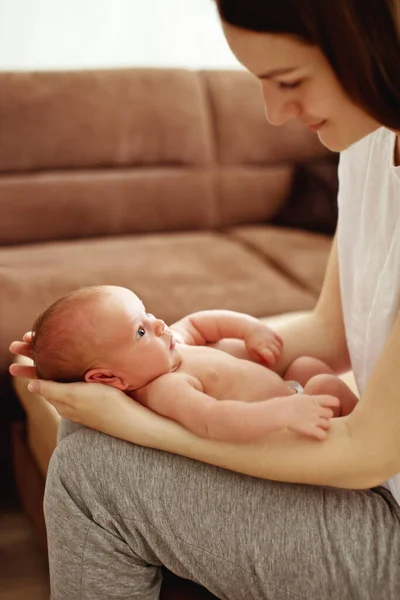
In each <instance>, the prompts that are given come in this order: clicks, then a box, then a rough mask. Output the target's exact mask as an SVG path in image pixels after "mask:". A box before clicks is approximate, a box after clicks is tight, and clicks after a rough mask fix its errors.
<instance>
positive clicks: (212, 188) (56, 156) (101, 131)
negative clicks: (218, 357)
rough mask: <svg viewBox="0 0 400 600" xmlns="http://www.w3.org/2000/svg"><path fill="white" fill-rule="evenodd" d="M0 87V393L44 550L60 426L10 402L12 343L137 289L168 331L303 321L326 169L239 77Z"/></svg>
mask: <svg viewBox="0 0 400 600" xmlns="http://www.w3.org/2000/svg"><path fill="white" fill-rule="evenodd" d="M0 88H1V90H2V93H1V94H0V205H1V208H2V211H1V213H2V216H1V219H0V245H1V247H0V289H1V295H0V315H1V333H0V336H1V337H0V377H1V390H2V392H1V393H2V397H3V398H7V402H5V403H3V404H5V405H6V406H7V407H8V408H7V409H6V412H7V410H8V413H7V415H8V420H10V415H11V417H12V420H14V421H16V422H14V425H13V432H14V435H13V442H14V462H15V476H16V480H17V483H18V489H19V493H20V496H21V498H22V501H23V503H24V505H25V507H26V510H27V511H28V512H29V514H30V515H31V516H32V518H33V519H34V521H35V523H36V525H37V528H38V531H41V532H42V536H43V539H44V529H43V516H42V512H41V501H42V495H43V484H44V478H45V475H46V470H47V465H48V461H49V457H50V455H51V452H52V451H53V449H54V447H55V443H56V434H57V426H58V416H57V415H56V413H55V411H54V410H53V409H52V407H50V406H49V405H47V404H46V403H45V402H44V401H43V399H41V398H40V397H37V396H36V397H34V396H32V395H31V394H29V392H27V389H26V381H25V380H23V379H21V380H17V381H15V396H14V398H13V397H12V395H11V394H10V381H9V379H8V378H7V367H8V365H9V364H10V362H11V360H12V357H11V356H10V354H9V352H8V345H9V343H10V341H12V340H13V339H17V338H20V337H21V335H22V334H23V333H24V331H26V330H28V329H29V328H30V327H31V325H32V322H33V320H34V318H35V317H36V315H37V314H38V312H39V311H42V310H43V309H44V308H45V307H46V306H47V305H49V304H50V303H51V302H52V301H54V300H55V299H56V298H58V297H59V296H60V295H62V294H64V293H66V292H67V291H70V290H72V289H75V288H77V287H79V286H83V285H91V284H116V285H122V286H126V287H129V288H132V289H134V290H135V291H136V292H137V293H138V295H139V296H141V298H142V299H143V300H144V302H145V304H146V306H147V307H148V309H149V310H150V311H151V312H153V313H155V314H157V315H158V316H160V317H162V318H163V319H164V320H166V321H167V322H168V323H171V322H173V321H174V320H176V319H178V318H180V317H181V316H182V315H184V314H187V313H189V312H192V311H194V310H198V309H205V308H215V307H218V308H227V309H232V310H239V311H243V312H247V313H250V314H253V315H254V316H257V317H267V316H271V315H277V314H281V313H292V312H294V311H304V310H310V309H312V308H313V306H314V305H315V302H316V299H317V297H318V293H319V291H320V288H321V285H322V280H323V274H324V270H325V266H326V261H327V257H328V253H329V249H330V245H331V234H332V233H333V231H334V228H335V223H336V191H337V181H336V168H337V157H336V156H335V155H333V154H331V153H329V152H328V151H327V150H326V149H324V148H323V147H322V145H321V144H320V143H319V141H318V139H317V137H316V136H315V134H313V133H311V132H310V131H308V130H306V129H304V128H302V127H301V126H299V125H297V124H295V123H288V124H287V125H285V126H284V127H282V128H279V129H277V128H274V127H271V126H269V125H268V124H267V123H266V121H265V116H264V110H263V102H262V96H261V90H260V88H259V85H258V83H257V81H256V79H254V78H252V77H251V76H250V75H248V74H246V73H244V72H232V71H229V72H222V71H221V72H218V71H208V72H191V71H185V70H172V69H171V70H168V69H167V70H161V69H160V70H158V69H154V70H151V69H131V70H128V69H127V70H108V71H81V72H54V73H2V74H0ZM16 398H18V399H19V401H20V402H21V404H22V405H23V407H24V409H25V413H26V420H25V422H22V421H21V419H19V418H18V419H16V417H15V415H18V410H19V409H18V408H16V407H17V404H16ZM10 407H12V408H10ZM6 420H7V419H6ZM4 421H5V420H4V419H3V423H4ZM3 427H4V425H3ZM186 585H189V584H185V582H182V581H181V580H178V579H177V578H174V577H172V576H171V575H168V576H167V578H166V583H165V585H164V588H163V594H164V598H165V599H167V598H171V599H172V598H175V599H176V600H178V599H179V598H182V600H183V599H184V598H187V599H189V598H191V599H195V598H197V597H198V598H207V597H211V596H209V595H207V593H206V592H205V591H204V590H201V589H200V588H198V587H196V586H195V587H191V586H190V585H189V587H188V588H187V587H185V586H186ZM179 590H180V591H179Z"/></svg>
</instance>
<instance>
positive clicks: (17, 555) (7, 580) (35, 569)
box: [0, 508, 49, 600]
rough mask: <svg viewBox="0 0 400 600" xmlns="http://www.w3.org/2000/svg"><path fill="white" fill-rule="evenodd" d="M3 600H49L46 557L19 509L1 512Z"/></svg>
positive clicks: (0, 592) (0, 597)
mask: <svg viewBox="0 0 400 600" xmlns="http://www.w3.org/2000/svg"><path fill="white" fill-rule="evenodd" d="M0 600H49V583H48V569H47V559H46V556H45V554H44V552H43V551H42V550H41V549H40V547H39V546H38V544H37V543H36V540H35V538H34V534H33V530H32V527H31V524H30V522H29V520H28V518H27V517H26V516H25V515H24V514H23V513H22V511H20V510H19V509H18V508H15V509H1V510H0Z"/></svg>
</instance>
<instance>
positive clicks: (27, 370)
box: [8, 363, 37, 379]
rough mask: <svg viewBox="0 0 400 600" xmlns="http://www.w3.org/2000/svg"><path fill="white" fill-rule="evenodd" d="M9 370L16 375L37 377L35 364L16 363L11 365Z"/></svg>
mask: <svg viewBox="0 0 400 600" xmlns="http://www.w3.org/2000/svg"><path fill="white" fill-rule="evenodd" d="M8 370H9V372H10V373H11V375H13V376H14V377H27V378H28V379H35V378H36V377H37V373H36V368H35V367H34V366H33V365H21V364H19V363H14V364H12V365H10V366H9V369H8Z"/></svg>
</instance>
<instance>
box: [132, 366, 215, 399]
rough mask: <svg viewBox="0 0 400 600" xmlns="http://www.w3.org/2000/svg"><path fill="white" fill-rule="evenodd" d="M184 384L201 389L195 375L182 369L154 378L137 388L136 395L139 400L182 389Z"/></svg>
mask: <svg viewBox="0 0 400 600" xmlns="http://www.w3.org/2000/svg"><path fill="white" fill-rule="evenodd" d="M185 386H191V387H193V388H194V389H196V390H198V391H201V392H202V391H203V385H202V383H201V381H200V380H199V379H198V378H197V377H195V376H194V375H191V374H189V373H185V372H183V371H176V372H173V373H165V375H160V377H157V379H154V380H153V381H151V382H150V383H148V384H147V385H145V386H144V387H142V388H141V389H140V390H137V396H138V399H139V400H140V399H145V398H149V397H151V396H154V395H159V394H161V393H162V394H165V393H174V391H177V390H178V389H182V388H184V387H185Z"/></svg>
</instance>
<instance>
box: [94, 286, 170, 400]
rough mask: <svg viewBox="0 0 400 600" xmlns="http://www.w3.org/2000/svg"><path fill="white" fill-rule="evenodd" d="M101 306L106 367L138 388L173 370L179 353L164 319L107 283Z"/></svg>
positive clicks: (139, 301)
mask: <svg viewBox="0 0 400 600" xmlns="http://www.w3.org/2000/svg"><path fill="white" fill-rule="evenodd" d="M102 304H103V309H102V315H101V318H102V324H101V325H102V330H103V331H104V337H105V345H106V346H107V363H108V365H107V366H108V368H109V369H111V370H113V372H114V373H115V375H116V376H120V377H122V378H123V379H124V380H125V381H127V383H128V390H134V389H139V388H140V387H143V386H144V385H146V384H147V383H150V381H152V380H153V379H156V378H157V377H159V376H160V375H164V374H165V373H169V372H171V371H174V370H175V369H176V368H177V367H178V365H179V363H180V356H179V352H178V349H177V348H176V347H175V339H174V337H173V335H172V332H171V331H170V330H169V329H168V327H167V326H166V325H165V323H164V321H162V320H161V319H157V318H156V317H154V316H153V315H151V314H149V313H148V312H146V309H145V307H144V305H143V303H142V302H141V300H140V299H139V298H138V297H137V296H136V295H135V294H134V293H133V292H131V291H130V290H127V289H125V288H119V287H114V286H109V288H108V289H107V290H106V292H105V297H104V302H103V303H102Z"/></svg>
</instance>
